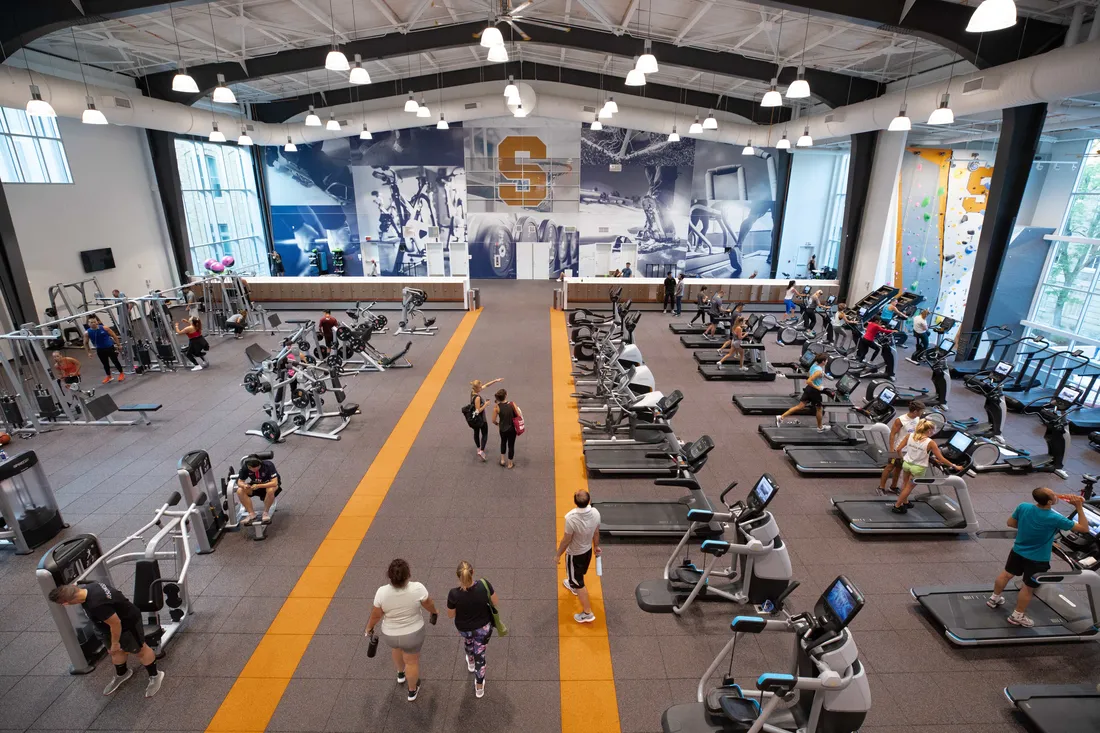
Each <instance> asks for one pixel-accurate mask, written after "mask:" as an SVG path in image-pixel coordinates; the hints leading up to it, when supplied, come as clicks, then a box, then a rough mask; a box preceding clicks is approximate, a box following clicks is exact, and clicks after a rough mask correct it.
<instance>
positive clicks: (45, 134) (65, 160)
mask: <svg viewBox="0 0 1100 733" xmlns="http://www.w3.org/2000/svg"><path fill="white" fill-rule="evenodd" d="M9 115H10V116H11V117H12V118H13V119H15V120H18V122H19V123H20V127H22V126H23V123H25V126H26V131H24V130H18V131H16V130H15V129H14V126H13V125H12V123H11V122H10V121H9V119H8V117H9ZM52 133H55V134H52ZM43 141H49V142H51V143H54V144H56V146H57V150H58V151H59V152H60V155H59V156H57V158H58V159H57V161H55V162H57V163H59V164H60V167H62V168H63V169H64V171H63V172H64V176H65V178H66V180H52V179H53V175H52V173H53V171H51V165H50V162H49V159H50V158H51V157H52V156H47V155H46V152H45V150H44V149H43ZM0 144H2V145H4V146H5V148H6V149H7V150H8V151H9V154H10V158H11V163H12V172H13V173H14V174H15V179H13V180H3V178H2V176H3V174H4V173H5V172H6V170H5V168H6V166H0V182H3V183H4V184H12V185H16V184H18V185H50V186H54V185H70V186H71V185H74V184H75V183H76V181H75V180H74V178H73V169H72V166H71V165H70V164H69V155H68V153H67V152H66V150H65V141H64V140H63V139H62V137H61V128H60V127H59V126H58V124H57V121H56V119H53V118H42V117H31V116H30V115H28V114H27V113H26V112H24V111H23V110H21V109H18V108H15V107H0ZM28 150H33V153H34V157H35V160H36V162H37V165H38V169H39V170H40V171H41V175H42V177H43V178H44V180H41V181H30V180H27V170H26V162H27V161H25V160H23V158H24V156H27V155H29V153H28V152H27V151H28Z"/></svg>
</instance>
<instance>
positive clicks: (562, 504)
mask: <svg viewBox="0 0 1100 733" xmlns="http://www.w3.org/2000/svg"><path fill="white" fill-rule="evenodd" d="M550 342H551V360H552V362H553V370H552V379H553V384H554V495H555V497H556V499H557V501H556V508H557V536H556V537H555V538H554V539H555V542H557V540H558V539H560V538H561V535H562V533H563V532H564V531H565V513H566V512H568V511H569V510H570V509H572V508H573V507H574V504H573V493H574V492H576V491H577V490H578V489H587V488H588V472H587V471H586V470H585V467H584V450H583V448H582V443H581V426H580V423H578V422H577V409H576V408H577V405H576V400H574V399H573V398H571V397H570V396H569V395H570V394H571V393H572V392H573V380H572V378H571V377H570V376H569V373H570V372H571V371H573V363H572V360H571V359H570V354H569V334H568V332H567V329H566V324H565V313H563V312H562V311H556V310H554V311H550ZM563 562H564V560H563ZM564 572H565V571H564V570H562V573H563V574H564ZM584 582H585V585H586V586H588V590H589V593H590V594H591V596H592V611H593V612H594V613H595V614H596V622H595V623H592V624H578V623H577V622H576V621H574V620H573V614H574V613H576V612H577V611H579V610H580V604H578V603H577V599H576V598H574V597H573V596H572V594H570V593H569V592H568V591H566V590H565V588H563V587H562V585H561V583H560V582H556V583H555V585H556V586H557V589H558V672H559V675H560V679H561V730H562V733H620V731H621V727H620V724H619V703H618V699H617V697H616V695H615V676H614V673H613V671H612V667H611V645H610V643H609V642H608V639H607V625H606V622H605V621H606V614H605V613H604V605H603V588H602V587H601V585H600V579H599V577H597V575H596V568H595V564H594V563H593V567H592V570H591V572H589V574H588V575H587V576H585V579H584Z"/></svg>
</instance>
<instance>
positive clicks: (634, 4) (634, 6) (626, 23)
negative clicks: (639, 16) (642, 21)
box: [618, 0, 638, 33]
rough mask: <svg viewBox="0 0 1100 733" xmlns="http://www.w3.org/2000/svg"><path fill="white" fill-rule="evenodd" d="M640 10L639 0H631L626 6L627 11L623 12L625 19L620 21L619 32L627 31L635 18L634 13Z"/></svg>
mask: <svg viewBox="0 0 1100 733" xmlns="http://www.w3.org/2000/svg"><path fill="white" fill-rule="evenodd" d="M636 12H638V0H630V4H629V5H627V6H626V12H625V13H623V19H622V20H621V21H619V29H618V32H619V33H625V32H626V29H627V28H629V27H630V21H631V20H633V19H634V13H636Z"/></svg>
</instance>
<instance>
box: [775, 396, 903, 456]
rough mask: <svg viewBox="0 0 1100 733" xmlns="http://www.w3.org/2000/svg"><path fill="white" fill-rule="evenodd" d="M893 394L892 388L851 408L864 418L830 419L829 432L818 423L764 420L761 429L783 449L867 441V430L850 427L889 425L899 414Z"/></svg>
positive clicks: (840, 416)
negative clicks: (865, 434) (797, 446)
mask: <svg viewBox="0 0 1100 733" xmlns="http://www.w3.org/2000/svg"><path fill="white" fill-rule="evenodd" d="M892 397H893V393H892V392H891V391H890V390H888V389H883V390H880V391H879V393H878V395H877V396H876V397H875V398H874V399H872V400H871V401H870V402H868V403H867V404H866V405H864V406H863V407H857V408H856V409H854V410H849V411H847V412H848V413H849V414H851V415H855V416H859V417H862V418H863V419H862V420H850V421H849V420H847V419H846V418H845V417H844V416H842V415H834V417H839V418H840V419H839V420H838V421H836V422H828V425H829V429H828V430H826V431H825V432H819V431H818V429H817V423H816V422H811V423H808V424H806V425H783V426H781V427H777V426H776V425H774V424H772V423H764V424H762V425H761V426H760V427H759V428H757V429H758V430H759V431H760V435H762V436H763V437H764V440H766V441H767V442H768V445H770V446H771V447H772V448H783V447H784V446H788V445H857V444H859V443H862V442H863V441H864V440H865V438H864V436H863V433H862V432H861V431H859V430H849V429H848V428H847V427H846V426H848V425H860V426H862V425H869V424H871V423H885V424H889V423H890V421H891V420H892V419H893V417H894V415H895V414H896V410H894V408H893V406H892ZM822 417H823V418H824V416H822Z"/></svg>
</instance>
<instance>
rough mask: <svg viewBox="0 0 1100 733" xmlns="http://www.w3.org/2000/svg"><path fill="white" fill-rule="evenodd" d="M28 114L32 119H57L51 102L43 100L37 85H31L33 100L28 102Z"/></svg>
mask: <svg viewBox="0 0 1100 733" xmlns="http://www.w3.org/2000/svg"><path fill="white" fill-rule="evenodd" d="M27 114H28V115H30V116H31V117H57V112H54V109H53V107H52V106H51V105H50V103H49V102H47V101H45V100H44V99H42V93H41V92H39V91H38V85H37V84H31V98H30V101H28V102H27Z"/></svg>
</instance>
